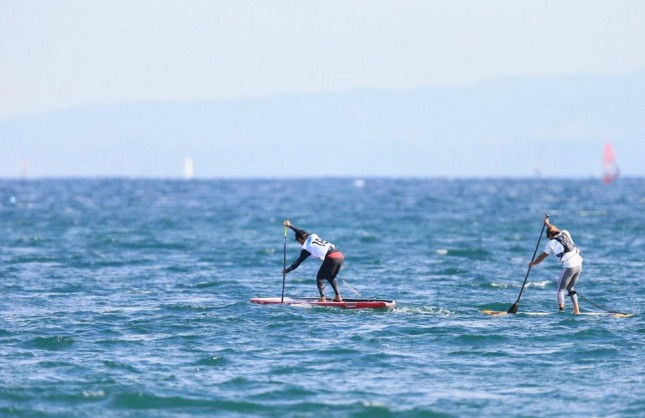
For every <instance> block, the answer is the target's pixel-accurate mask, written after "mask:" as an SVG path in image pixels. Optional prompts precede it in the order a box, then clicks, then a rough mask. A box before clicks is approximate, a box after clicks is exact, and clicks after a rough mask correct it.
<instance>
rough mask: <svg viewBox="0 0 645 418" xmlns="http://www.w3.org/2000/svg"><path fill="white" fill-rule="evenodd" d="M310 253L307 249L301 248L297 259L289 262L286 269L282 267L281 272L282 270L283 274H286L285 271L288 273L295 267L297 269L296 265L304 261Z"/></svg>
mask: <svg viewBox="0 0 645 418" xmlns="http://www.w3.org/2000/svg"><path fill="white" fill-rule="evenodd" d="M310 255H311V253H310V252H309V251H307V250H302V251H300V257H298V259H297V260H296V261H294V262H293V264H291V265H290V266H289V267H287V268H286V269H284V270H283V271H282V272H283V273H284V274H287V273H289V272H292V271H294V270H295V269H297V268H298V266H299V265H300V263H302V262H303V261H305V259H306V258H307V257H309V256H310Z"/></svg>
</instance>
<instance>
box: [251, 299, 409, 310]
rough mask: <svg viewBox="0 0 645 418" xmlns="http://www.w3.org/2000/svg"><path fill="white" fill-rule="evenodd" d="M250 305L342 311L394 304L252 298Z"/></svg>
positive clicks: (392, 302) (380, 307) (387, 306)
mask: <svg viewBox="0 0 645 418" xmlns="http://www.w3.org/2000/svg"><path fill="white" fill-rule="evenodd" d="M251 302H252V303H258V304H260V305H280V304H284V305H311V306H330V307H335V308H343V309H382V308H394V307H395V306H396V302H395V301H393V300H383V299H343V301H342V302H334V301H333V300H332V299H327V301H326V302H319V301H318V298H295V299H294V298H284V301H282V299H281V298H253V299H251Z"/></svg>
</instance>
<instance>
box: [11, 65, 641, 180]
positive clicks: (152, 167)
mask: <svg viewBox="0 0 645 418" xmlns="http://www.w3.org/2000/svg"><path fill="white" fill-rule="evenodd" d="M0 138H1V144H2V146H1V152H0V177H20V176H21V175H25V174H26V175H27V176H29V177H42V176H45V177H49V176H119V177H122V176H125V177H181V176H182V175H183V167H184V159H185V158H186V157H191V158H192V160H193V162H194V171H195V177H197V178H199V177H202V178H204V177H251V178H257V177H293V176H296V177H312V176H313V177H319V176H350V177H373V176H377V177H389V176H397V177H398V176H404V177H480V176H492V177H500V176H509V177H531V176H536V175H542V176H545V177H559V176H565V177H589V176H591V177H600V175H601V165H602V160H601V158H602V149H603V144H604V143H605V142H608V141H611V142H613V144H614V149H615V151H616V155H617V160H618V164H619V165H620V167H621V172H622V173H623V174H624V175H628V176H629V175H635V176H643V175H645V164H643V160H644V159H645V73H643V72H640V73H636V74H631V75H627V76H587V77H575V78H574V77H572V78H556V79H512V80H508V79H504V80H497V81H489V82H485V83H480V84H477V85H472V86H465V87H441V88H432V87H429V88H424V89H419V90H415V91H403V92H389V91H352V92H345V93H335V94H308V95H294V96H281V97H267V98H262V99H249V100H237V101H221V102H208V103H203V102H200V103H135V104H117V105H112V106H84V107H79V108H73V109H69V110H65V111H59V112H53V113H49V114H41V115H36V116H30V117H22V118H17V119H0Z"/></svg>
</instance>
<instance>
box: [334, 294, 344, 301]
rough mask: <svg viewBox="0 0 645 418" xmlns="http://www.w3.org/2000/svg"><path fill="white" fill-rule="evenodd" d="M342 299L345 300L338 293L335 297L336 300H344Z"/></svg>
mask: <svg viewBox="0 0 645 418" xmlns="http://www.w3.org/2000/svg"><path fill="white" fill-rule="evenodd" d="M342 301H343V298H342V297H341V296H340V295H336V297H335V298H334V302H342Z"/></svg>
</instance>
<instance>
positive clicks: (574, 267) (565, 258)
mask: <svg viewBox="0 0 645 418" xmlns="http://www.w3.org/2000/svg"><path fill="white" fill-rule="evenodd" d="M544 225H546V227H547V229H546V236H547V238H549V242H547V244H546V246H545V247H544V252H543V253H542V254H540V255H539V256H538V258H536V259H535V260H534V261H532V262H530V263H529V268H530V267H533V266H535V265H536V264H540V263H541V262H542V260H544V259H545V258H547V257H548V256H549V254H555V256H556V257H558V259H559V260H560V262H561V263H562V271H561V272H560V277H559V278H558V306H559V308H560V310H561V311H564V290H565V289H566V290H567V291H568V292H569V293H568V295H569V297H571V301H572V302H573V313H574V314H579V313H580V307H579V306H578V295H577V294H576V291H575V290H574V286H575V285H576V282H577V281H578V278H579V277H580V273H581V272H582V257H581V256H580V250H579V249H578V248H577V247H576V245H575V244H574V242H573V238H571V234H570V233H569V231H566V230H562V231H560V230H559V229H558V228H557V227H555V226H554V225H551V224H550V223H549V218H548V217H546V218H544Z"/></svg>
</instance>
